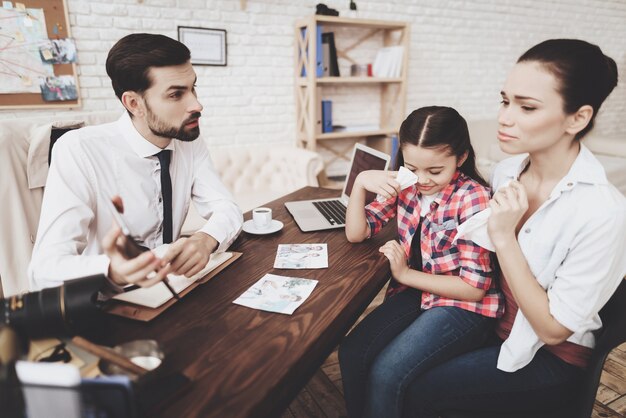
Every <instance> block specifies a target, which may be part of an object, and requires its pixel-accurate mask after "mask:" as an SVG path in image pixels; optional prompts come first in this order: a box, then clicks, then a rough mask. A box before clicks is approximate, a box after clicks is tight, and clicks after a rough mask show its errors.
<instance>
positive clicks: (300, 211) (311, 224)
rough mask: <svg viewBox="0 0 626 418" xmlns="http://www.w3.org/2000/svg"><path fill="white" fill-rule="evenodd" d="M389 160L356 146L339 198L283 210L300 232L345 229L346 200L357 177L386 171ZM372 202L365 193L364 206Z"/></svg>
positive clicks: (372, 196) (296, 204) (306, 202)
mask: <svg viewBox="0 0 626 418" xmlns="http://www.w3.org/2000/svg"><path fill="white" fill-rule="evenodd" d="M390 159H391V158H390V157H389V155H387V154H385V153H384V152H380V151H377V150H375V149H373V148H370V147H367V146H365V145H362V144H359V143H356V144H355V145H354V150H353V151H352V159H351V160H350V171H349V172H348V175H347V176H346V180H345V183H344V185H343V190H342V192H341V197H340V198H331V199H315V200H301V201H295V202H287V203H285V207H286V208H287V210H288V211H289V213H291V216H293V218H294V220H295V221H296V223H297V224H298V227H299V228H300V229H301V230H302V231H303V232H309V231H322V230H324V229H334V228H342V227H344V226H345V225H346V208H347V207H348V198H349V197H350V193H351V192H352V186H353V185H354V180H355V179H356V176H357V175H358V174H359V173H360V172H361V171H365V170H386V169H387V168H388V167H389V161H390ZM375 198H376V196H375V194H374V193H368V194H367V198H366V202H371V201H373V200H374V199H375Z"/></svg>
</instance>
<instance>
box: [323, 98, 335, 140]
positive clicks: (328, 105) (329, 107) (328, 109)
mask: <svg viewBox="0 0 626 418" xmlns="http://www.w3.org/2000/svg"><path fill="white" fill-rule="evenodd" d="M332 131H333V102H332V101H331V100H322V133H328V132H332Z"/></svg>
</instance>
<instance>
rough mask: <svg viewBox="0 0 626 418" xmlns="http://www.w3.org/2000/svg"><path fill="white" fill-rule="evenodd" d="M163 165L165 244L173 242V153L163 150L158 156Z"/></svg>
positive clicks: (162, 189)
mask: <svg viewBox="0 0 626 418" xmlns="http://www.w3.org/2000/svg"><path fill="white" fill-rule="evenodd" d="M156 156H157V157H158V158H159V162H160V163H161V195H162V197H163V244H169V243H170V242H172V179H171V178H170V159H171V157H172V152H171V151H170V150H166V149H164V150H162V151H161V152H159V153H158V154H157V155H156Z"/></svg>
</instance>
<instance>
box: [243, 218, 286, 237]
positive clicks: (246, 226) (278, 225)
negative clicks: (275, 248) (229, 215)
mask: <svg viewBox="0 0 626 418" xmlns="http://www.w3.org/2000/svg"><path fill="white" fill-rule="evenodd" d="M281 229H283V223H282V222H281V221H277V220H276V219H272V223H271V224H270V226H269V227H268V228H263V229H258V228H257V227H255V226H254V222H253V221H252V219H249V220H247V221H245V222H244V223H243V230H244V231H246V232H247V233H248V234H254V235H267V234H273V233H274V232H278V231H280V230H281Z"/></svg>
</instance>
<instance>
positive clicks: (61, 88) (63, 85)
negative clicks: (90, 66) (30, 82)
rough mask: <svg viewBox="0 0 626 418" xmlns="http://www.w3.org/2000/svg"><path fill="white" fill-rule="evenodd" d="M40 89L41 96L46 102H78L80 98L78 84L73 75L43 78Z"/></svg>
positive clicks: (40, 81) (40, 80)
mask: <svg viewBox="0 0 626 418" xmlns="http://www.w3.org/2000/svg"><path fill="white" fill-rule="evenodd" d="M39 87H40V88H41V96H42V97H43V99H44V101H46V102H58V101H64V100H76V99H77V98H78V92H77V91H76V82H75V81H74V77H73V76H71V75H62V76H59V77H52V76H49V77H41V78H40V79H39Z"/></svg>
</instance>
